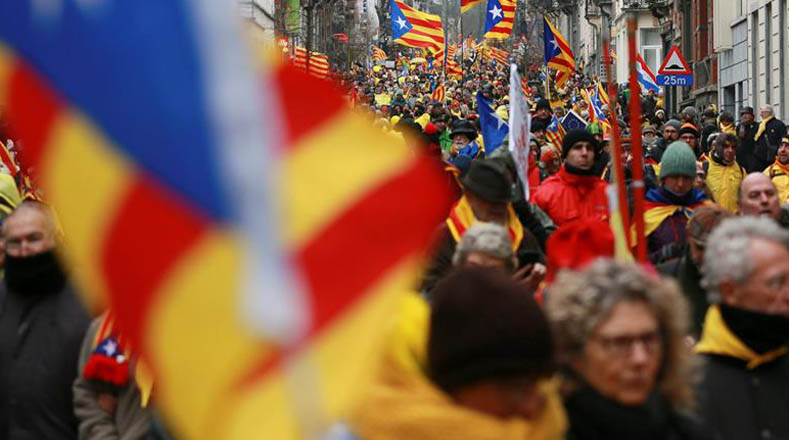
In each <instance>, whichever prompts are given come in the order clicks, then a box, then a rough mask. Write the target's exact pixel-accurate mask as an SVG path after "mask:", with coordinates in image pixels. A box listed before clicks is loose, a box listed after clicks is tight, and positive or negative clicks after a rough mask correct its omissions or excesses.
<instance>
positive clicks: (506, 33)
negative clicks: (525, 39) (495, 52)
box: [485, 0, 518, 40]
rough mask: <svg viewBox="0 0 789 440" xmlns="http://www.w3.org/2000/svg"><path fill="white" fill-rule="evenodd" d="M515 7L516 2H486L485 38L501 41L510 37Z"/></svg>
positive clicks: (492, 0) (506, 0)
mask: <svg viewBox="0 0 789 440" xmlns="http://www.w3.org/2000/svg"><path fill="white" fill-rule="evenodd" d="M517 5H518V0H488V4H487V6H486V11H485V38H490V39H496V40H503V39H506V38H509V37H510V34H511V33H512V25H513V23H515V8H516V7H517Z"/></svg>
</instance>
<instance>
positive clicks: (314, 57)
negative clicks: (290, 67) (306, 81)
mask: <svg viewBox="0 0 789 440" xmlns="http://www.w3.org/2000/svg"><path fill="white" fill-rule="evenodd" d="M293 64H294V65H295V66H296V67H298V68H300V69H302V70H305V69H306V66H307V49H305V48H303V47H298V46H297V47H295V49H294V52H293ZM308 70H309V73H310V75H312V76H314V77H316V78H320V79H326V78H327V77H328V76H329V57H327V56H326V55H324V54H322V53H319V52H312V51H310V68H309V69H308Z"/></svg>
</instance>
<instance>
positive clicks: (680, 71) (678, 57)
mask: <svg viewBox="0 0 789 440" xmlns="http://www.w3.org/2000/svg"><path fill="white" fill-rule="evenodd" d="M658 75H693V71H692V70H690V66H688V62H687V61H685V57H683V56H682V53H681V52H680V51H679V46H671V49H670V50H669V51H668V55H666V59H665V60H663V64H661V66H660V69H659V70H658Z"/></svg>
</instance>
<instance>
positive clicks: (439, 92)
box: [430, 84, 446, 102]
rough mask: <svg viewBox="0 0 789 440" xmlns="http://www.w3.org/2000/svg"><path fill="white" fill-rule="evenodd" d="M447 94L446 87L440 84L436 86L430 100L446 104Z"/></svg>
mask: <svg viewBox="0 0 789 440" xmlns="http://www.w3.org/2000/svg"><path fill="white" fill-rule="evenodd" d="M445 96H446V94H445V93H444V85H443V84H439V85H438V86H436V89H435V90H433V94H431V95H430V99H432V100H433V101H438V102H444V97H445Z"/></svg>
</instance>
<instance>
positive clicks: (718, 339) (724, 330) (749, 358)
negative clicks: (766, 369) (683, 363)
mask: <svg viewBox="0 0 789 440" xmlns="http://www.w3.org/2000/svg"><path fill="white" fill-rule="evenodd" d="M695 350H696V353H704V354H717V355H723V356H731V357H733V358H737V359H742V360H744V361H746V362H747V364H746V366H745V367H746V368H747V369H749V370H753V369H754V368H756V367H758V366H759V365H763V364H766V363H768V362H772V361H774V360H775V359H778V358H779V357H781V356H784V355H786V354H787V353H789V348H787V347H786V346H783V347H781V348H777V349H775V350H772V351H768V352H767V353H764V354H759V353H756V352H755V351H753V350H751V349H750V348H749V347H748V346H747V345H745V344H744V343H743V342H742V341H740V340H739V338H737V336H735V335H734V333H732V331H731V330H729V328H728V327H727V326H726V323H725V322H724V321H723V315H721V311H720V308H719V307H718V306H710V308H709V309H708V310H707V316H706V317H705V318H704V331H703V332H702V334H701V341H699V343H698V344H696V347H695Z"/></svg>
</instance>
